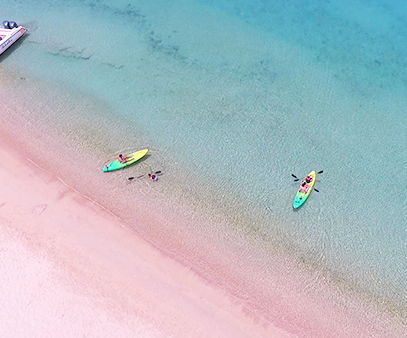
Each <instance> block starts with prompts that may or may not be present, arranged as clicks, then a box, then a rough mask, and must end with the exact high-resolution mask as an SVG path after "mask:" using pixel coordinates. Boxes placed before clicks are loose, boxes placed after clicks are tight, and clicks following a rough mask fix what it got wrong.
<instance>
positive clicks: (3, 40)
mask: <svg viewBox="0 0 407 338" xmlns="http://www.w3.org/2000/svg"><path fill="white" fill-rule="evenodd" d="M26 31H27V30H26V29H25V28H24V27H23V26H19V25H17V23H15V22H14V21H10V22H9V21H3V26H1V27H0V55H1V54H3V53H4V52H5V51H6V49H7V48H9V47H10V46H11V45H12V44H13V43H14V42H16V41H17V40H18V39H19V38H21V37H22V36H23V35H24V34H25V32H26Z"/></svg>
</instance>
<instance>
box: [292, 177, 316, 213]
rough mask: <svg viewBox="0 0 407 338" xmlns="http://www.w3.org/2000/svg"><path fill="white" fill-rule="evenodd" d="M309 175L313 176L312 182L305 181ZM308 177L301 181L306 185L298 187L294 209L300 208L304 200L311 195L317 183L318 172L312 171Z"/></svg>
mask: <svg viewBox="0 0 407 338" xmlns="http://www.w3.org/2000/svg"><path fill="white" fill-rule="evenodd" d="M307 177H310V178H311V182H309V183H307V182H305V179H306V178H307ZM307 177H306V178H304V180H303V181H301V182H305V183H306V184H305V186H304V187H301V186H300V189H298V191H297V194H296V195H295V198H294V203H293V207H294V209H298V208H299V207H300V206H301V205H303V204H304V202H305V201H306V200H307V198H308V197H309V195H310V194H311V191H312V189H313V188H314V184H315V179H316V177H317V174H316V172H315V171H311V172H310V173H309V174H308V176H307Z"/></svg>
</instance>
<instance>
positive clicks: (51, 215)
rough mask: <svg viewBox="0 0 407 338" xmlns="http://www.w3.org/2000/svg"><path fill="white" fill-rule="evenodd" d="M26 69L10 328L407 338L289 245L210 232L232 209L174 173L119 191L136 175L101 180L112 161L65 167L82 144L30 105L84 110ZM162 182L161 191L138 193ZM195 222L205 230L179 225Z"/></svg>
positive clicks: (5, 187)
mask: <svg viewBox="0 0 407 338" xmlns="http://www.w3.org/2000/svg"><path fill="white" fill-rule="evenodd" d="M14 78H16V79H17V80H15V81H14V80H13V81H12V80H10V79H7V78H6V77H4V78H3V81H8V86H7V88H5V87H0V94H1V96H2V97H7V95H9V94H10V93H12V94H13V95H12V96H13V98H14V101H13V102H11V100H10V102H8V103H7V104H6V105H5V106H4V109H3V111H2V112H1V113H0V114H1V125H0V159H1V161H0V192H1V195H0V301H1V304H2V307H1V309H0V337H80V336H83V337H180V338H182V337H194V338H196V337H232V338H237V337H267V338H283V337H284V338H289V337H291V338H293V337H301V338H306V337H310V338H311V337H315V338H348V337H357V338H359V337H360V338H364V337H366V338H368V337H383V338H384V337H386V338H389V337H394V338H399V337H402V332H403V329H404V328H405V323H404V321H403V320H400V319H399V314H397V312H396V311H394V309H392V308H391V306H390V305H389V306H387V304H383V303H380V300H379V301H377V300H372V299H369V295H362V297H359V295H357V292H354V290H352V288H351V287H349V286H348V285H340V284H339V286H338V285H337V284H335V280H334V279H330V278H329V275H328V274H324V273H322V272H318V271H317V272H313V271H311V270H307V269H308V268H307V267H305V264H302V265H301V264H299V263H298V262H297V263H296V262H293V261H292V260H290V257H288V256H287V255H285V254H284V250H282V251H281V252H280V253H278V252H277V253H276V251H273V250H272V249H270V251H267V250H269V248H265V249H264V248H260V247H257V246H256V245H255V242H254V241H253V242H250V240H248V239H246V238H243V237H241V236H240V233H236V234H234V233H233V232H232V231H230V232H223V233H222V232H221V231H219V232H218V233H216V232H215V233H214V232H205V231H207V229H216V227H214V226H212V224H209V223H210V222H216V221H218V220H219V218H216V217H212V218H210V217H208V215H209V213H208V214H204V217H201V216H202V215H198V212H197V211H196V210H194V209H192V208H191V205H187V204H185V205H183V204H177V203H178V201H179V200H177V199H174V200H172V199H170V198H167V197H166V196H167V195H166V194H167V192H169V191H171V190H170V188H172V186H170V184H171V183H168V182H170V181H171V180H170V179H168V180H167V181H165V180H164V179H163V180H162V182H161V181H160V186H154V187H153V186H148V185H147V183H145V184H144V185H142V184H140V185H126V184H125V183H123V184H122V185H121V186H120V187H118V188H117V185H118V182H123V181H124V182H126V179H125V177H126V176H120V175H125V174H123V173H119V174H117V175H110V176H97V175H103V173H101V170H100V169H101V166H100V163H97V164H96V165H95V164H94V163H93V164H91V166H87V167H86V170H87V171H89V172H91V175H88V176H86V175H85V176H84V177H80V176H79V175H78V172H75V168H73V167H72V166H69V165H68V166H67V165H65V166H62V163H63V162H68V163H72V162H73V161H74V157H73V155H72V153H73V152H72V148H73V147H74V146H75V144H74V142H73V141H69V142H72V143H71V144H69V142H68V141H66V140H64V137H67V139H68V137H69V135H68V136H67V135H63V134H61V135H62V136H61V137H59V138H58V137H56V138H54V139H53V141H54V143H52V142H48V141H49V140H50V137H48V138H47V135H45V134H44V128H45V127H44V125H46V123H45V122H44V123H43V124H41V123H42V122H41V121H38V118H37V119H36V120H35V121H34V119H33V118H32V116H31V115H30V114H29V113H30V112H32V111H35V113H36V116H38V117H39V116H42V115H45V114H46V108H45V107H47V106H51V104H53V105H54V106H53V107H54V108H55V109H57V108H59V109H61V111H62V113H61V116H64V113H65V111H64V109H65V110H67V112H70V111H71V110H72V109H73V108H72V107H71V106H70V104H69V103H65V102H64V97H62V99H61V98H59V97H56V96H52V95H49V101H48V104H45V103H39V102H37V101H36V100H35V98H36V95H38V93H39V92H40V90H39V89H38V88H39V87H36V84H35V83H28V81H25V82H20V81H19V78H20V77H19V76H15V77H14ZM32 82H34V81H32ZM22 83H28V84H22ZM41 95H42V97H41V99H44V98H45V99H46V98H47V95H48V94H47V93H46V92H45V90H43V91H42V92H41ZM9 96H10V95H9ZM45 99H44V100H45ZM58 100H60V101H58ZM36 110H37V111H36ZM49 110H52V107H51V108H49ZM41 113H43V114H41ZM34 115H35V114H34ZM65 115H66V114H65ZM69 122H70V123H72V124H74V123H75V121H69ZM57 127H58V126H55V125H48V130H49V131H50V132H51V131H52V129H53V128H54V129H56V128H57ZM74 127H75V126H74ZM74 127H72V128H74ZM78 130H79V129H78ZM79 132H80V130H79ZM57 134H58V132H57V131H54V135H57ZM67 144H68V145H67ZM70 151H71V152H70ZM49 154H51V155H49ZM58 154H63V155H64V156H57V155H58ZM77 156H79V155H77ZM85 158H86V159H88V160H89V158H88V157H85ZM91 160H93V159H92V158H91V159H90V160H89V161H88V162H92V161H91ZM50 161H51V163H52V165H51V166H50V165H49V162H50ZM84 162H86V161H84ZM47 165H48V166H47ZM94 173H95V174H94ZM96 173H97V174H96ZM61 177H62V178H63V179H62V178H61ZM101 177H103V180H102V179H101ZM105 177H106V179H105ZM109 180H110V181H109ZM172 183H174V182H172ZM97 184H99V185H106V187H105V190H108V189H109V188H112V187H116V188H117V189H122V190H123V191H124V192H125V193H126V194H128V195H129V196H132V201H131V203H132V204H130V208H133V209H134V210H137V211H138V214H139V215H141V216H138V217H135V216H134V215H135V213H131V212H129V210H127V209H129V206H127V205H125V204H123V203H124V202H123V201H125V199H124V198H123V199H117V202H116V204H114V203H112V200H113V201H114V198H112V199H111V200H109V199H108V198H109V196H97V194H96V193H95V191H96V192H97V189H96V188H94V187H95V186H97ZM102 188H103V187H102ZM153 188H154V189H155V190H159V192H160V194H157V195H154V196H155V198H154V199H148V198H146V197H145V195H141V194H137V192H138V191H139V190H141V189H144V191H153ZM148 189H150V190H148ZM84 192H85V193H84ZM119 192H120V190H115V194H118V195H119ZM89 196H92V199H91V198H90V197H89ZM140 196H141V197H140ZM189 197H190V196H189ZM225 198H226V197H225ZM188 200H193V199H192V197H190V198H188ZM146 208H148V213H144V214H143V210H145V209H146ZM133 209H131V210H130V211H132V210H133ZM119 216H120V217H119ZM129 220H130V221H131V226H129V224H130V222H129ZM186 223H188V224H187V225H188V226H189V224H193V223H196V224H198V225H199V226H198V227H197V226H195V227H193V226H192V225H191V226H190V227H188V226H184V227H180V226H179V227H178V225H181V224H182V225H185V224H186ZM218 228H219V227H218ZM184 229H187V230H188V231H185V230H184ZM198 230H199V231H198ZM211 231H213V230H211ZM255 239H256V238H255ZM263 249H264V250H265V251H264V250H263ZM262 250H263V251H262ZM339 282H341V281H339ZM341 289H342V290H341ZM356 291H357V290H356ZM387 309H390V310H389V311H388V312H387V313H386V310H387Z"/></svg>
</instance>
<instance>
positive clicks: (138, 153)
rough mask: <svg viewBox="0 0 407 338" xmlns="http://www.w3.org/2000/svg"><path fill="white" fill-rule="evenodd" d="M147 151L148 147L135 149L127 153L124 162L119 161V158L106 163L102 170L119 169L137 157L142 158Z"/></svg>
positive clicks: (137, 158)
mask: <svg viewBox="0 0 407 338" xmlns="http://www.w3.org/2000/svg"><path fill="white" fill-rule="evenodd" d="M147 153H148V149H143V150H139V151H136V152H135V153H132V154H129V155H127V159H126V162H123V163H121V162H120V161H119V160H115V161H113V162H111V163H109V164H106V165H105V166H104V167H103V169H102V171H105V172H106V171H114V170H119V169H123V168H125V167H127V166H129V165H131V164H133V163H134V162H137V161H138V160H139V159H141V158H143V157H144V156H145V155H146V154H147Z"/></svg>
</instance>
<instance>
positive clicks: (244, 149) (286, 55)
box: [1, 0, 407, 311]
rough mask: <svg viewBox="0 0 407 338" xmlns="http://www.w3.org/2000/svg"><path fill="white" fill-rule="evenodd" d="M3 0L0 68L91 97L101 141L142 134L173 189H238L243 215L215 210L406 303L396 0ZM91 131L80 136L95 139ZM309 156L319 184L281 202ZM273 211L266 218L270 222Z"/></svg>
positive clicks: (406, 152) (126, 141) (401, 46)
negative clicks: (297, 203) (110, 121)
mask: <svg viewBox="0 0 407 338" xmlns="http://www.w3.org/2000/svg"><path fill="white" fill-rule="evenodd" d="M1 7H2V9H3V13H2V15H3V18H7V19H13V20H16V21H17V22H18V23H20V24H23V25H25V26H26V27H27V28H28V29H29V35H27V37H26V38H25V39H24V40H23V42H21V43H20V44H19V45H18V49H15V50H14V51H12V53H8V54H7V55H5V57H2V59H1V67H9V68H13V69H18V70H19V72H20V73H21V74H23V75H24V76H25V77H26V78H37V79H40V80H41V81H44V83H47V84H50V85H51V86H52V85H56V84H58V85H61V86H63V87H64V88H67V89H70V90H72V91H75V92H77V93H80V96H82V97H85V98H91V99H92V100H97V101H98V102H100V103H101V104H102V105H103V106H104V107H105V108H106V111H107V113H106V112H104V114H109V116H110V118H114V119H115V120H116V121H117V126H115V127H114V128H118V129H120V128H122V127H121V125H123V126H124V125H126V128H127V129H126V133H124V132H123V141H122V142H117V143H115V142H114V141H112V142H111V143H110V144H109V147H108V150H107V154H109V155H112V154H114V153H115V151H118V152H121V151H123V148H124V149H127V147H128V149H129V150H131V147H132V146H133V145H134V144H137V146H136V147H135V148H138V147H140V148H141V147H144V146H143V144H142V142H140V141H139V140H140V139H141V138H142V139H143V140H145V142H146V143H148V144H149V147H150V148H152V149H153V150H154V151H155V153H156V154H158V156H156V157H158V159H156V160H153V162H152V163H154V165H156V166H157V167H160V168H161V167H162V166H163V167H164V168H165V169H166V170H167V172H166V174H167V175H168V176H170V177H171V175H172V176H173V177H175V176H177V174H178V173H180V172H183V173H185V172H187V173H189V174H187V176H186V181H188V185H186V187H185V189H187V190H190V191H191V192H194V193H196V194H198V195H199V191H202V194H203V195H205V194H208V191H209V193H210V194H211V195H212V198H213V201H208V200H207V203H208V204H210V205H213V204H216V203H218V202H219V203H222V200H223V199H222V196H224V195H225V194H228V195H230V196H234V198H235V200H234V199H233V198H231V199H228V201H229V202H230V203H231V205H230V210H231V212H232V211H233V212H234V210H236V209H238V208H240V205H241V204H242V203H243V204H245V205H246V207H247V210H242V215H245V214H246V213H249V212H250V210H251V209H252V210H262V214H261V215H260V214H259V215H257V216H256V217H254V219H256V222H255V223H253V224H250V225H247V224H246V225H244V224H243V223H244V222H242V223H240V221H239V214H234V215H229V216H227V217H229V218H227V219H228V220H231V221H232V222H233V221H234V220H235V221H236V227H239V226H241V227H242V231H243V232H249V231H248V230H247V229H250V231H251V232H255V233H259V234H263V238H266V240H267V238H269V239H271V238H272V237H273V236H274V234H275V233H276V232H283V233H285V234H286V235H285V236H288V238H289V240H288V241H289V242H290V248H291V250H293V252H294V254H295V255H296V256H298V257H300V258H301V259H302V260H303V261H305V262H308V263H309V265H311V266H314V268H315V269H321V270H329V271H331V273H332V274H333V275H335V276H340V277H338V279H344V280H348V281H352V282H351V283H356V284H357V285H358V289H360V290H369V292H371V293H373V294H374V295H376V296H377V297H379V298H380V297H384V298H385V299H391V300H392V301H395V302H396V303H397V304H398V305H399V306H400V307H401V308H402V309H404V310H403V311H405V309H406V307H407V278H406V277H407V261H406V259H405V258H406V254H407V221H406V220H407V202H406V198H405V179H406V177H407V175H406V172H407V142H406V141H407V115H406V114H405V107H406V106H407V94H406V93H407V71H406V69H407V68H406V63H407V61H406V60H405V55H406V52H407V43H406V42H407V24H406V23H407V5H406V4H405V3H404V2H402V1H374V2H373V1H290V2H287V1H261V0H251V1H249V0H247V1H232V0H229V1H227V0H216V1H215V0H214V1H209V0H208V1H198V0H196V1H193V0H190V1H187V0H185V1H170V2H169V1H153V2H151V3H150V2H145V1H144V2H142V1H134V0H131V1H58V0H55V1H44V2H42V3H41V5H40V6H39V5H38V2H34V1H10V2H7V4H6V3H3V4H2V6H1ZM79 113H80V114H85V115H84V116H82V117H81V118H84V119H85V120H86V119H88V121H89V123H92V121H93V122H94V123H96V121H98V122H99V119H103V117H102V116H95V115H92V114H89V115H88V116H87V115H86V114H87V112H86V111H81V112H76V111H75V110H73V111H72V114H73V115H75V114H79ZM49 118H50V119H60V120H61V121H63V120H64V119H66V118H67V117H66V116H59V115H58V112H55V115H50V117H49ZM112 128H113V127H112ZM123 128H124V127H123ZM107 129H108V128H107ZM103 130H104V131H106V128H104V129H103ZM128 130H134V133H133V132H132V133H131V134H128V133H127V131H128ZM123 131H124V129H123ZM72 133H75V131H72ZM103 137H104V136H102V135H98V134H97V131H96V132H95V134H94V135H92V138H93V141H92V142H93V144H94V145H95V147H97V148H98V149H100V150H101V151H103V148H104V145H103V144H101V143H100V142H98V141H97V140H99V139H102V138H103ZM116 139H117V138H116ZM135 140H138V141H135ZM137 142H140V143H137ZM160 154H161V157H160ZM168 159H170V160H168ZM104 160H105V158H103V159H101V162H102V161H104ZM154 161H156V162H154ZM177 168H182V170H181V171H177ZM311 170H316V171H319V170H324V173H323V174H322V175H320V176H318V181H317V182H316V186H315V187H316V188H317V189H318V190H319V191H320V192H319V193H313V194H311V197H310V198H309V200H308V201H307V202H306V204H304V206H303V207H302V208H301V209H299V210H298V211H293V209H292V201H293V198H294V195H295V192H296V189H297V184H296V183H294V182H293V180H292V177H291V174H292V173H293V174H295V175H297V176H299V177H302V176H305V175H306V174H307V173H308V172H309V171H311ZM198 177H199V179H198ZM202 178H204V179H205V180H206V181H210V182H212V183H213V184H214V185H215V186H218V187H220V188H219V190H215V191H211V189H212V188H211V187H210V186H204V185H202V184H201V182H202ZM205 196H206V195H205ZM233 201H236V204H233V203H234V202H233ZM202 203H205V202H202ZM219 209H222V212H223V211H224V206H222V208H221V207H219ZM226 209H227V208H226ZM270 220H278V224H279V225H278V227H279V228H278V229H277V230H276V225H275V224H274V223H273V222H272V221H270ZM245 227H246V228H245ZM246 230H247V231H246Z"/></svg>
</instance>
